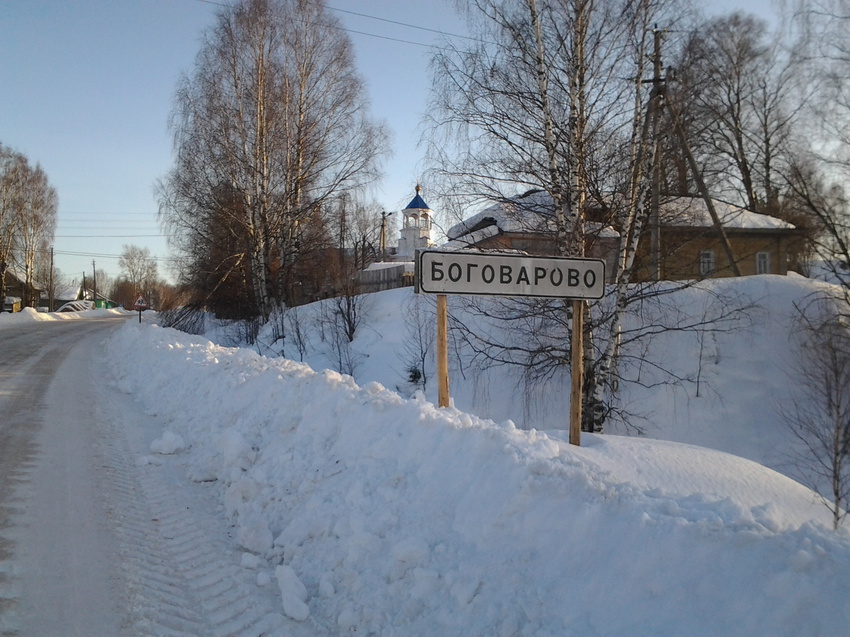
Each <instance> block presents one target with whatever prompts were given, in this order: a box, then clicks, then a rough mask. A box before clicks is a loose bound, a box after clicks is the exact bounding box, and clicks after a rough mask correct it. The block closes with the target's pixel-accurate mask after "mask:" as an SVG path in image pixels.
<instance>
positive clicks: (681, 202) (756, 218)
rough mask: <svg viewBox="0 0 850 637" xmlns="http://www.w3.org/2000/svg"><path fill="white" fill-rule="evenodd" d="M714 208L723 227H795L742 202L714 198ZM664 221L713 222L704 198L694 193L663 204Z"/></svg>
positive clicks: (694, 224) (696, 224) (704, 224)
mask: <svg viewBox="0 0 850 637" xmlns="http://www.w3.org/2000/svg"><path fill="white" fill-rule="evenodd" d="M712 203H713V204H714V210H715V212H717V216H718V218H719V219H720V222H721V224H723V227H724V228H737V229H747V230H793V229H794V226H793V225H792V224H790V223H787V222H785V221H782V220H781V219H777V218H776V217H771V216H770V215H763V214H759V213H757V212H750V211H749V210H745V209H744V208H741V207H740V206H736V205H734V204H730V203H726V202H724V201H718V200H716V199H715V200H712ZM660 214H661V222H662V223H663V224H664V225H666V226H675V227H682V226H686V227H691V228H708V227H711V226H712V225H714V222H713V221H712V219H711V214H710V213H709V211H708V206H707V205H706V203H705V200H703V199H701V198H694V197H677V198H675V199H670V200H667V201H665V202H664V203H663V204H662V205H661V211H660Z"/></svg>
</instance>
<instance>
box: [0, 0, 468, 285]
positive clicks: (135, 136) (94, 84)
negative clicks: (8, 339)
mask: <svg viewBox="0 0 850 637" xmlns="http://www.w3.org/2000/svg"><path fill="white" fill-rule="evenodd" d="M330 6H337V7H338V8H339V9H343V10H344V11H338V12H336V15H337V17H339V18H340V19H341V20H342V21H343V23H344V25H345V26H346V28H348V29H350V31H349V33H350V37H351V39H352V41H353V42H354V45H355V52H356V55H357V64H358V68H359V69H360V72H361V74H362V75H363V76H364V79H365V80H366V83H367V86H368V89H369V94H370V96H371V101H372V111H373V114H374V115H375V117H376V118H378V119H382V120H384V121H386V123H387V124H388V125H389V127H390V129H391V131H392V135H393V147H394V155H393V157H392V158H391V159H390V160H389V162H388V163H387V165H386V166H385V172H386V173H387V176H386V178H385V179H384V180H383V182H382V184H381V185H380V186H379V187H378V188H377V189H376V190H375V192H374V193H373V196H374V198H375V200H376V201H377V202H378V203H379V204H381V205H382V206H383V207H384V208H385V209H386V210H388V211H391V210H400V209H401V208H403V207H404V206H405V205H406V203H407V202H408V201H409V200H410V199H411V198H412V197H413V195H414V194H415V193H414V187H415V185H416V181H417V178H418V175H419V174H420V172H421V171H422V164H421V152H419V151H418V150H417V141H418V138H419V132H418V123H419V121H420V118H421V115H422V113H423V112H424V110H425V107H426V99H427V93H428V75H427V62H428V54H429V49H428V46H427V45H430V44H434V43H436V42H437V41H438V40H439V38H440V36H439V35H438V34H435V33H432V32H429V31H426V30H422V29H414V28H410V27H405V26H402V25H400V24H394V23H391V22H386V21H382V20H376V19H373V18H368V17H364V16H377V17H381V18H384V19H385V20H393V21H395V22H400V23H405V24H410V25H417V26H420V27H424V28H429V29H434V30H439V29H444V30H447V31H449V30H452V29H454V30H455V32H457V30H458V29H460V28H462V27H461V26H460V25H459V23H458V22H457V20H456V19H455V18H454V15H453V13H452V11H451V10H450V9H449V8H448V7H447V6H444V5H443V4H442V3H420V2H406V1H405V2H402V1H395V2H394V1H392V0H358V1H357V2H346V1H345V0H339V1H338V2H336V3H331V5H330ZM220 9H221V7H220V6H219V5H218V4H215V3H212V2H205V1H203V0H85V1H80V0H2V1H0V60H2V62H0V86H2V89H0V142H2V143H3V144H4V145H6V146H10V147H11V148H14V149H16V150H18V151H20V152H23V153H24V154H26V155H27V157H28V158H29V159H30V161H31V162H33V163H35V162H38V163H40V164H41V165H42V167H43V168H44V170H45V171H46V172H47V175H48V178H49V179H50V182H51V184H52V185H53V186H54V187H55V188H56V189H57V192H58V195H59V214H58V228H57V232H56V241H55V250H56V265H57V267H58V268H59V269H60V270H61V271H62V272H63V274H65V275H68V276H73V277H77V278H80V277H81V276H82V273H83V272H85V273H86V274H87V275H89V274H90V273H91V271H92V260H94V261H95V262H96V265H97V268H98V269H101V268H102V269H104V270H106V271H107V272H109V273H110V274H112V275H116V274H118V272H119V270H118V259H117V256H118V255H119V254H120V253H121V249H122V246H123V245H124V244H134V245H139V246H144V247H148V248H149V249H150V250H151V253H152V254H153V255H154V256H156V257H157V258H159V259H160V261H159V263H160V272H161V273H162V274H167V268H168V262H167V261H166V257H167V256H168V251H167V247H166V243H165V239H164V238H163V237H161V236H158V235H160V234H161V230H160V229H159V227H158V225H157V223H156V210H157V202H156V197H155V195H154V184H155V181H156V180H157V179H158V178H160V177H162V176H163V175H164V174H165V173H166V171H167V170H168V169H169V168H170V166H171V161H172V155H171V152H172V143H171V137H170V134H169V131H168V127H167V123H168V117H169V114H170V111H171V108H172V104H173V96H174V90H175V87H176V84H177V80H178V78H179V77H180V74H181V73H183V72H188V71H190V70H191V68H192V65H193V61H194V58H195V55H196V53H197V51H198V48H199V39H200V35H201V33H202V31H203V29H204V28H206V27H208V26H210V25H212V24H213V23H214V20H215V14H216V12H217V11H218V10H220ZM349 12H356V13H359V14H363V16H358V15H354V14H353V13H349ZM366 34H373V35H366ZM408 42H415V43H416V44H412V43H408ZM421 44H424V45H426V46H421ZM426 195H427V192H426ZM426 201H427V199H426Z"/></svg>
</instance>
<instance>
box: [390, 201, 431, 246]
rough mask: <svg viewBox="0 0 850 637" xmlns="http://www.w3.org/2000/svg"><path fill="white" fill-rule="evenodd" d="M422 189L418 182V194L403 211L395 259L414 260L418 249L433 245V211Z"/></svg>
mask: <svg viewBox="0 0 850 637" xmlns="http://www.w3.org/2000/svg"><path fill="white" fill-rule="evenodd" d="M421 190H422V188H420V187H419V184H416V196H415V197H414V198H413V199H412V200H411V202H410V203H409V204H407V208H405V209H404V210H402V211H401V216H402V220H401V230H400V232H399V238H398V249H397V250H396V253H395V255H394V256H393V261H413V259H414V257H415V256H416V251H417V250H421V249H423V248H429V247H431V246H432V245H433V242H432V240H431V226H432V215H433V212H432V211H431V209H430V208H429V207H428V204H426V203H425V200H424V199H422V195H421V194H420V191H421Z"/></svg>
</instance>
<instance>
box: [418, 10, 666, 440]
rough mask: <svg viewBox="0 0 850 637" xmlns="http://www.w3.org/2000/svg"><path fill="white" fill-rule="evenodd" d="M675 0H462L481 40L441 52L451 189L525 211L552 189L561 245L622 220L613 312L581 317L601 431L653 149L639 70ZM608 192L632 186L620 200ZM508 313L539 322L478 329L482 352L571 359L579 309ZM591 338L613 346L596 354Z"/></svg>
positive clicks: (444, 150)
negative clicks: (513, 337) (512, 330)
mask: <svg viewBox="0 0 850 637" xmlns="http://www.w3.org/2000/svg"><path fill="white" fill-rule="evenodd" d="M671 5H672V3H670V2H665V1H663V0H642V1H640V2H628V1H623V2H616V1H615V2H604V3H603V2H596V1H594V0H567V1H566V2H560V1H551V0H513V1H502V0H475V1H474V2H471V3H469V4H468V5H465V7H466V10H467V11H468V16H469V20H470V30H471V32H472V33H473V34H474V35H475V36H476V43H475V44H474V45H473V46H472V47H471V48H470V47H469V46H464V48H463V49H457V48H452V47H448V48H447V49H444V50H443V51H442V52H440V53H438V54H437V56H436V59H435V67H436V72H435V78H436V80H435V89H436V95H437V99H436V101H435V102H434V109H433V115H432V120H433V121H434V122H436V123H435V125H434V133H435V135H434V140H435V144H434V145H433V153H434V157H435V159H436V162H437V164H438V165H440V166H442V167H443V168H442V169H441V171H442V174H443V176H444V177H445V178H446V179H447V180H450V182H451V192H452V193H455V194H456V195H457V196H459V197H463V198H465V200H466V201H467V202H469V203H470V204H473V205H474V204H475V203H479V202H482V201H486V202H488V203H489V202H493V201H497V202H502V203H505V204H507V208H506V209H507V210H516V211H517V213H518V215H519V216H525V215H526V214H527V210H526V209H524V208H523V206H522V204H521V202H520V201H519V199H518V198H517V197H516V195H517V194H518V193H520V192H522V191H523V190H527V189H539V190H544V191H546V193H548V194H549V195H550V197H551V200H552V202H553V203H552V215H551V216H552V219H551V222H549V223H548V224H547V225H548V231H550V232H552V234H553V238H554V241H553V244H554V245H555V252H556V253H558V254H562V255H574V256H575V255H582V254H584V253H585V250H587V249H590V248H592V245H593V242H594V241H595V236H594V234H595V231H599V230H602V229H603V228H605V227H606V226H607V225H609V224H610V225H613V226H615V227H616V228H617V229H618V230H619V231H620V233H621V237H622V238H623V241H622V242H621V246H620V256H619V258H618V266H617V272H616V274H615V280H616V282H617V283H618V284H620V285H619V286H618V288H617V290H618V294H620V296H621V297H622V298H618V300H617V302H616V303H615V304H614V305H615V307H616V308H617V309H616V311H615V312H614V313H612V314H609V315H606V316H604V317H603V319H602V320H603V321H604V326H605V330H598V331H597V328H599V327H600V325H599V324H598V323H597V324H594V323H593V322H592V321H585V325H586V330H587V338H585V343H586V350H585V354H584V360H585V369H586V372H587V373H586V383H585V392H584V394H585V397H584V400H585V401H586V407H587V408H586V409H584V413H585V414H587V415H588V419H587V421H586V422H585V424H584V426H585V428H586V429H594V430H598V429H599V428H600V427H601V421H602V419H604V413H603V412H604V409H601V408H600V407H599V405H600V399H599V398H598V395H599V393H600V389H599V388H600V387H601V386H603V385H604V384H605V383H606V382H608V381H607V379H606V375H607V374H608V371H606V370H610V369H611V367H612V365H611V362H610V360H611V357H612V356H613V355H614V353H615V352H616V346H615V345H616V343H617V342H619V341H618V339H619V337H618V331H619V318H618V317H619V315H620V314H621V313H622V311H623V310H624V307H625V304H626V299H625V296H624V294H625V292H626V291H627V289H628V288H627V284H628V281H629V278H628V277H629V275H630V272H631V267H632V261H633V260H634V254H635V251H636V246H637V242H638V240H639V239H640V236H641V224H642V223H643V221H644V217H645V216H646V207H645V206H644V202H645V200H646V197H645V196H643V190H642V189H644V190H645V186H646V183H647V180H646V178H645V175H646V169H645V168H646V167H645V164H646V163H647V162H650V161H651V153H649V152H647V137H648V131H647V126H646V125H644V122H648V118H646V117H645V112H646V103H647V99H646V97H647V94H646V91H645V89H644V85H643V83H642V81H641V80H643V79H644V78H643V76H644V66H645V60H646V58H647V54H648V52H649V51H648V43H649V42H651V37H652V33H651V25H652V23H653V22H654V21H658V20H660V19H662V17H663V16H665V15H667V16H669V15H670V14H669V10H670V6H671ZM636 75H637V80H636V79H635V76H636ZM447 190H448V188H447ZM612 192H620V193H622V194H623V195H624V196H623V197H621V198H618V199H619V201H617V200H613V199H612V198H611V196H610V195H611V193H612ZM529 201H530V199H529ZM621 202H625V204H623V203H621ZM589 206H592V207H593V208H595V209H596V210H600V211H603V212H604V214H602V215H597V217H596V218H595V219H594V221H596V222H602V223H595V224H593V225H591V224H588V223H586V221H587V214H586V213H587V209H588V207H589ZM460 207H461V208H462V206H460ZM508 214H510V213H508ZM629 255H630V256H629ZM483 311H485V312H488V310H483ZM498 313H499V314H500V315H501V316H502V318H503V319H504V320H506V323H508V324H512V325H516V324H519V323H522V324H528V325H530V326H533V330H532V331H528V330H527V331H526V332H525V333H526V334H527V336H528V342H527V343H525V344H523V345H522V346H517V344H516V343H511V345H510V347H509V348H504V347H503V348H502V349H499V348H498V346H495V343H494V341H487V342H484V341H483V340H482V341H481V343H480V344H481V349H480V350H479V351H481V352H483V355H484V356H485V357H490V360H496V361H499V362H505V361H510V362H511V364H518V365H522V366H524V367H525V369H526V374H527V378H529V379H530V380H536V379H539V378H541V377H546V376H549V375H550V374H552V373H553V372H554V371H557V369H558V368H559V367H562V366H564V365H565V362H566V361H567V360H569V356H565V355H564V354H565V353H564V350H563V345H562V343H563V342H565V341H567V339H570V338H571V334H570V333H571V327H570V325H571V322H570V320H569V309H568V308H565V307H564V304H563V303H561V302H551V301H547V302H524V301H523V302H515V303H508V304H501V305H500V307H499V309H498ZM490 317H491V318H492V317H493V315H492V314H491V315H490ZM592 333H596V334H597V335H599V334H603V333H604V334H603V342H602V343H599V342H597V343H594V342H593V341H592V340H591V339H590V338H589V336H590V335H591V334H592ZM606 343H608V344H610V347H609V345H608V344H606ZM594 348H596V350H597V351H601V352H604V353H605V354H604V355H602V356H601V357H599V356H597V352H595V351H594ZM508 349H510V351H508ZM606 359H607V361H608V362H607V363H605V364H603V365H599V364H598V363H599V361H604V360H606ZM599 370H601V371H602V374H601V375H597V374H596V372H597V371H599ZM591 403H592V404H591Z"/></svg>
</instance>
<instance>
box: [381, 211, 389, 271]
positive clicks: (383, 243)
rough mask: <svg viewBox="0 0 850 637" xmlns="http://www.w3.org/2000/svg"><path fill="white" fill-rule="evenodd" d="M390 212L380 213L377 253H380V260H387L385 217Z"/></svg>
mask: <svg viewBox="0 0 850 637" xmlns="http://www.w3.org/2000/svg"><path fill="white" fill-rule="evenodd" d="M391 214H392V213H391V212H382V213H381V232H380V234H379V235H378V254H379V255H380V259H381V261H382V262H383V261H386V260H387V217H389V216H390V215H391Z"/></svg>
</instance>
